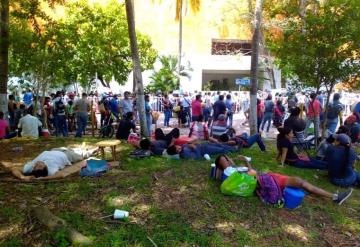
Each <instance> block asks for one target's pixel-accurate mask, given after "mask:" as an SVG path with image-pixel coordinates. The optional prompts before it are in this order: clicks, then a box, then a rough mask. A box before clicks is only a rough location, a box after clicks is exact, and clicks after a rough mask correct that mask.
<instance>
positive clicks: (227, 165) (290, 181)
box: [215, 155, 353, 205]
mask: <svg viewBox="0 0 360 247" xmlns="http://www.w3.org/2000/svg"><path fill="white" fill-rule="evenodd" d="M238 159H239V161H241V162H243V163H244V165H245V166H246V167H248V168H249V170H248V174H249V175H252V176H253V175H255V176H256V175H257V172H256V171H255V170H254V169H253V168H252V166H251V165H250V163H249V162H248V161H247V159H246V157H244V156H242V155H239V156H238ZM215 165H216V167H217V168H218V169H220V170H221V171H222V172H223V173H225V175H227V176H230V175H231V174H233V173H234V172H237V169H236V167H235V162H234V161H233V160H232V159H231V158H230V157H228V156H227V155H219V156H218V157H217V158H216V160H215ZM268 174H269V175H271V176H272V177H273V178H274V180H275V181H276V183H277V184H278V186H279V187H280V189H281V190H282V191H283V190H284V188H285V187H286V186H291V187H296V188H301V189H304V190H306V191H308V192H310V193H312V194H314V195H317V196H321V197H324V198H327V199H330V200H332V201H333V202H334V203H337V204H339V205H341V204H342V203H343V202H344V201H345V200H346V199H348V198H349V197H350V195H351V193H352V191H353V189H349V190H347V191H344V192H340V193H330V192H328V191H326V190H323V189H321V188H318V187H316V186H315V185H312V184H310V183H309V182H307V181H305V180H303V179H301V178H299V177H292V176H287V175H283V174H280V173H274V172H268Z"/></svg>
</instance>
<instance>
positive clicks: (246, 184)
mask: <svg viewBox="0 0 360 247" xmlns="http://www.w3.org/2000/svg"><path fill="white" fill-rule="evenodd" d="M256 183H257V181H256V178H255V177H254V176H250V175H248V174H246V173H239V172H234V173H233V174H231V175H230V176H229V177H228V178H226V179H225V181H224V182H223V183H222V184H221V186H220V190H221V193H223V194H225V195H228V196H242V197H250V196H252V195H253V194H254V191H255V189H256Z"/></svg>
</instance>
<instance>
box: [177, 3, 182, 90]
mask: <svg viewBox="0 0 360 247" xmlns="http://www.w3.org/2000/svg"><path fill="white" fill-rule="evenodd" d="M182 31H183V0H180V13H179V58H178V77H179V80H178V88H180V73H181V55H182Z"/></svg>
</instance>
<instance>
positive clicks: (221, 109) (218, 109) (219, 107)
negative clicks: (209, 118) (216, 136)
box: [213, 95, 226, 121]
mask: <svg viewBox="0 0 360 247" xmlns="http://www.w3.org/2000/svg"><path fill="white" fill-rule="evenodd" d="M213 109H214V115H213V121H216V120H217V119H218V117H219V115H220V114H226V105H225V103H224V95H219V99H218V100H217V101H216V102H215V103H214V106H213Z"/></svg>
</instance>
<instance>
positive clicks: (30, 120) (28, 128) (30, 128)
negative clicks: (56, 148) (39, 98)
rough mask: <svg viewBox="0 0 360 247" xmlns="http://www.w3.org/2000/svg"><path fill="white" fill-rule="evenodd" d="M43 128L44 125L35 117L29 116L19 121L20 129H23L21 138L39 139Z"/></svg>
mask: <svg viewBox="0 0 360 247" xmlns="http://www.w3.org/2000/svg"><path fill="white" fill-rule="evenodd" d="M41 126H42V123H41V122H40V121H39V119H37V118H36V117H34V116H31V115H30V114H27V115H26V116H23V117H22V118H20V120H19V125H18V128H21V129H22V130H21V136H23V137H34V138H38V137H39V129H38V128H39V127H41Z"/></svg>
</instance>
